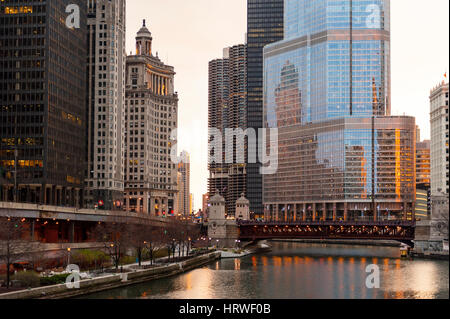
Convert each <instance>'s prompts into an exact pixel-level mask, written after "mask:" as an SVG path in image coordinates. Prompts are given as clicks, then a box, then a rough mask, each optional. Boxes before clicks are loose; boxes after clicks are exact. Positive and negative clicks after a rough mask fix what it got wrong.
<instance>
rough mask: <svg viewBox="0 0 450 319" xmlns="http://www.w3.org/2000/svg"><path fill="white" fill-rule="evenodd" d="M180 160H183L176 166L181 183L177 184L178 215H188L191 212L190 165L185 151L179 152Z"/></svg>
mask: <svg viewBox="0 0 450 319" xmlns="http://www.w3.org/2000/svg"><path fill="white" fill-rule="evenodd" d="M180 158H182V159H183V160H182V161H181V162H180V163H179V164H178V173H180V174H181V183H180V184H178V194H179V204H178V213H180V214H184V215H189V213H190V212H191V208H190V202H191V198H190V195H191V164H190V156H189V153H188V152H186V151H183V152H181V155H180Z"/></svg>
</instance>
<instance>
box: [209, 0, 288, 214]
mask: <svg viewBox="0 0 450 319" xmlns="http://www.w3.org/2000/svg"><path fill="white" fill-rule="evenodd" d="M283 13H284V0H247V57H248V67H247V71H248V72H247V74H248V75H247V83H248V84H247V94H248V102H247V128H253V129H255V131H256V132H258V129H259V128H262V127H263V48H264V46H265V45H267V44H270V43H273V42H275V41H279V40H282V39H283ZM249 152H253V154H256V150H252V149H249ZM210 195H213V194H210ZM247 198H248V199H249V200H250V210H251V211H252V212H254V213H256V216H258V217H259V216H262V214H263V212H264V208H263V203H262V175H261V174H260V164H257V163H255V164H253V163H248V164H247Z"/></svg>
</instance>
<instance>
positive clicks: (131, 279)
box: [0, 252, 221, 299]
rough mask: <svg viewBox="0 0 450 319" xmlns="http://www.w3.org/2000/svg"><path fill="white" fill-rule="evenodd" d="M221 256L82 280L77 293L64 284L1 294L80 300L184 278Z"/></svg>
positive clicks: (3, 295) (2, 295)
mask: <svg viewBox="0 0 450 319" xmlns="http://www.w3.org/2000/svg"><path fill="white" fill-rule="evenodd" d="M220 256H221V254H220V252H212V253H208V254H205V255H201V256H197V257H193V258H191V259H188V260H185V261H183V262H179V263H173V264H170V265H165V266H160V267H154V268H150V269H143V270H137V269H134V270H130V271H129V272H124V273H120V274H113V275H107V276H103V277H98V278H93V279H86V280H81V281H80V282H79V283H80V288H78V289H69V288H67V286H66V284H62V285H55V286H47V287H40V288H34V289H28V290H21V291H15V292H10V293H6V294H1V295H0V299H67V298H74V297H80V296H84V295H89V294H92V293H96V292H101V291H105V290H109V289H114V288H121V287H126V286H130V285H135V284H139V283H144V282H148V281H151V280H154V279H161V278H166V277H171V276H175V275H178V274H182V273H184V272H186V271H189V270H191V269H194V268H198V267H201V266H204V265H206V264H208V263H210V262H211V261H214V260H217V259H220Z"/></svg>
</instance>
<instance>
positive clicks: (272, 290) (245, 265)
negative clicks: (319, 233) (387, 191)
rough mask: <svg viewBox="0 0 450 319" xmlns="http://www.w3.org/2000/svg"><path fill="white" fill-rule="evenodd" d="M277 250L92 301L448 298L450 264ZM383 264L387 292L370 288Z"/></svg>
mask: <svg viewBox="0 0 450 319" xmlns="http://www.w3.org/2000/svg"><path fill="white" fill-rule="evenodd" d="M273 246H274V247H273V248H274V249H273V251H272V252H271V253H268V254H265V255H253V256H248V257H245V258H243V259H225V260H221V261H218V262H214V263H212V264H210V265H208V266H206V267H204V268H201V269H196V270H193V271H190V272H188V273H186V274H182V275H179V276H176V277H173V278H166V279H161V280H156V281H152V282H149V283H145V284H139V285H135V286H131V287H126V288H122V289H116V290H111V291H107V292H101V293H97V294H94V295H91V296H89V298H122V299H123V298H157V299H162V298H169V299H203V298H205V299H209V298H223V299H230V298H232V299H259V298H269V299H270V298H281V299H309V298H321V299H347V298H351V299H374V298H384V299H391V298H398V299H403V298H421V299H422V298H427V299H428V298H448V297H449V276H448V262H444V261H425V260H414V261H410V260H401V259H400V258H399V250H398V248H387V247H364V246H357V247H352V246H340V245H339V246H338V245H333V246H327V245H312V244H295V243H273ZM372 263H373V264H377V265H378V266H379V267H380V272H381V289H368V288H366V286H365V282H366V278H367V275H368V273H366V267H367V266H368V265H369V264H372Z"/></svg>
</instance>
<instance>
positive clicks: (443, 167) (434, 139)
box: [430, 82, 449, 196]
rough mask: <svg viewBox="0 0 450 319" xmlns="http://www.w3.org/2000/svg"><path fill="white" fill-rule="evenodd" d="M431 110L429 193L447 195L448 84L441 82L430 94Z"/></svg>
mask: <svg viewBox="0 0 450 319" xmlns="http://www.w3.org/2000/svg"><path fill="white" fill-rule="evenodd" d="M430 108H431V193H432V195H433V196H438V195H439V194H440V193H446V194H448V189H449V187H448V184H449V177H448V174H449V160H448V157H449V154H448V152H449V151H448V150H449V148H448V132H449V130H448V126H449V122H448V83H445V82H442V83H441V84H439V85H438V86H436V87H435V88H433V90H431V92H430Z"/></svg>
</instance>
